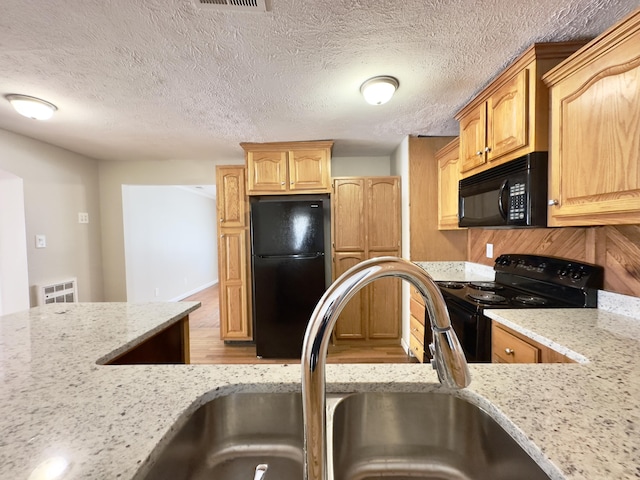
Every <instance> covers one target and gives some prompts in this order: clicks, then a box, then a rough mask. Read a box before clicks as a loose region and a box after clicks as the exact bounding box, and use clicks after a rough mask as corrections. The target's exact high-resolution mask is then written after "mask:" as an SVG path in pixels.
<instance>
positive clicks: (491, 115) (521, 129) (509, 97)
mask: <svg viewBox="0 0 640 480" xmlns="http://www.w3.org/2000/svg"><path fill="white" fill-rule="evenodd" d="M528 72H529V71H528V70H526V69H525V70H522V71H520V72H519V73H518V74H517V75H516V76H515V77H513V78H512V79H511V80H509V81H508V82H507V83H505V84H504V85H502V86H501V87H500V88H499V89H498V90H497V91H496V92H495V93H494V94H493V95H491V96H490V97H489V100H488V101H487V158H488V159H489V161H491V160H493V159H496V158H499V157H501V156H502V155H505V154H507V153H509V152H512V151H514V150H517V149H518V148H522V147H525V146H526V145H527V140H528V138H529V137H528V132H527V128H528V124H527V118H528V117H527V116H528V108H527V106H528V105H527V103H528V98H529V95H528V88H527V87H528V84H529V80H528V79H529V76H528Z"/></svg>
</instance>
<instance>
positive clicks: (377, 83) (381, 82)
mask: <svg viewBox="0 0 640 480" xmlns="http://www.w3.org/2000/svg"><path fill="white" fill-rule="evenodd" d="M399 85H400V83H399V82H398V79H397V78H394V77H389V76H380V77H373V78H370V79H369V80H367V81H366V82H364V83H363V84H362V86H361V87H360V91H361V92H362V96H363V97H364V99H365V100H366V102H367V103H370V104H371V105H382V104H383V103H387V102H388V101H389V100H391V97H393V94H394V93H395V91H396V89H397V88H398V86H399Z"/></svg>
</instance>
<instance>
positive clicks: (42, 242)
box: [36, 235, 47, 248]
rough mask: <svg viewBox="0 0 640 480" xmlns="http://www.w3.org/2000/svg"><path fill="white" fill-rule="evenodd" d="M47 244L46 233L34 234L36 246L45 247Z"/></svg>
mask: <svg viewBox="0 0 640 480" xmlns="http://www.w3.org/2000/svg"><path fill="white" fill-rule="evenodd" d="M46 246H47V236H46V235H36V248H45V247H46Z"/></svg>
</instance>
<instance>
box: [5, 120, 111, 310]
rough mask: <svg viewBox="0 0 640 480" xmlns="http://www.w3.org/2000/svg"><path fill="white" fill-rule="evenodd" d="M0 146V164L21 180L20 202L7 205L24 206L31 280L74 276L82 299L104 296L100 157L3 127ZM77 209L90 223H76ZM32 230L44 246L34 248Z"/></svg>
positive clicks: (43, 280)
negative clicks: (45, 241) (58, 145)
mask: <svg viewBox="0 0 640 480" xmlns="http://www.w3.org/2000/svg"><path fill="white" fill-rule="evenodd" d="M42 128H46V124H44V123H43V125H42ZM0 152H2V153H1V154H0V169H2V170H5V171H6V172H9V173H11V174H13V175H15V176H17V177H20V178H22V180H23V185H24V206H21V205H11V206H10V207H9V208H11V209H18V208H24V216H25V229H26V248H27V263H28V278H29V283H30V285H32V286H33V285H38V284H43V283H49V282H52V281H58V280H62V279H66V278H69V277H77V278H78V290H79V300H80V301H83V302H88V301H96V302H97V301H102V300H103V283H102V255H101V250H102V248H101V238H100V207H99V201H100V200H99V196H98V191H99V182H98V161H97V160H95V159H92V158H88V157H85V156H82V155H78V154H76V153H73V152H70V151H68V150H64V149H62V148H58V147H54V146H52V145H49V144H47V143H44V142H40V141H37V140H33V139H31V138H27V137H24V136H22V135H17V134H15V133H11V132H8V131H6V130H0ZM3 207H4V205H3ZM79 212H88V213H89V222H90V223H88V224H79V223H78V213H79ZM36 234H44V235H46V238H47V247H46V248H41V249H36V248H35V242H34V237H35V235H36ZM35 302H36V296H35V291H34V290H33V289H32V291H31V301H30V304H31V305H32V306H33V305H35Z"/></svg>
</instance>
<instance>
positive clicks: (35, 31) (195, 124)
mask: <svg viewBox="0 0 640 480" xmlns="http://www.w3.org/2000/svg"><path fill="white" fill-rule="evenodd" d="M1 3H2V5H1V6H0V95H5V94H7V93H22V94H27V95H33V96H38V97H41V98H44V99H46V100H48V101H50V102H52V103H54V104H56V105H57V106H58V108H59V111H58V112H57V113H56V115H55V117H54V118H53V119H52V120H50V121H48V122H36V121H34V120H29V119H26V118H23V117H19V116H18V115H17V114H16V113H15V112H14V111H13V110H12V109H11V107H10V105H9V103H8V102H6V101H5V100H4V99H2V101H0V128H3V129H6V130H10V131H14V132H17V133H21V134H24V135H27V136H30V137H33V138H37V139H40V140H43V141H46V142H49V143H52V144H54V145H59V146H61V147H64V148H67V149H69V150H72V151H76V152H79V153H82V154H85V155H88V156H90V157H95V158H100V159H108V160H129V159H225V158H232V157H233V158H238V157H240V156H241V155H242V150H241V148H240V147H239V146H238V143H239V142H243V141H244V142H268V141H288V140H320V139H332V140H335V142H336V144H335V146H334V155H337V156H367V155H388V154H390V153H391V152H392V151H393V150H394V149H395V147H396V146H397V145H398V144H399V142H400V141H401V139H402V138H403V137H404V136H406V135H408V134H415V135H452V134H456V132H457V123H456V122H455V121H454V120H453V116H454V114H455V113H456V111H457V110H458V109H459V108H460V107H462V106H463V105H464V104H465V103H466V102H467V101H468V100H469V99H470V98H471V97H472V96H473V95H474V94H475V93H476V92H477V91H478V90H480V89H481V88H482V87H483V86H484V85H486V83H487V82H488V81H489V80H490V79H491V78H492V77H493V76H495V74H496V73H497V72H498V71H499V70H500V69H501V68H503V67H504V66H506V65H507V64H508V62H509V61H510V60H512V59H513V58H515V57H516V56H517V55H518V54H520V53H521V52H522V51H523V50H525V49H526V48H527V47H528V46H529V45H530V44H531V43H533V42H540V41H561V40H574V39H585V38H592V37H594V36H596V35H597V34H599V33H600V32H602V31H603V30H605V29H606V28H608V27H609V26H610V25H612V24H613V23H615V22H616V21H617V20H619V19H621V18H622V17H623V16H625V15H626V14H627V13H628V12H630V11H632V10H634V9H635V8H637V7H638V6H640V0H536V1H529V0H525V1H520V2H518V1H517V0H516V1H514V0H486V1H481V0H476V1H470V0H403V1H398V0H366V1H365V0H331V1H328V0H322V1H320V0H272V1H271V2H268V4H269V5H270V9H269V11H268V12H266V13H265V12H262V13H255V12H248V13H245V12H226V13H225V12H220V11H215V10H210V9H205V8H201V7H198V6H196V4H195V3H194V2H193V1H192V0H133V1H131V0H48V1H41V0H2V2H1ZM383 74H384V75H393V76H395V77H397V78H398V79H399V80H400V88H399V90H398V92H397V94H396V96H395V97H394V98H393V99H392V100H391V102H390V103H388V104H386V105H383V106H375V107H374V106H370V105H367V104H365V103H364V101H363V99H362V97H361V96H360V94H359V87H360V84H361V83H362V82H363V81H364V80H366V79H367V78H369V77H372V76H375V75H383Z"/></svg>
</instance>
